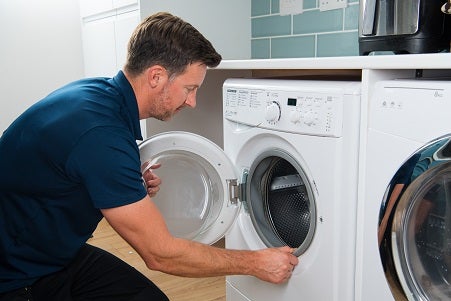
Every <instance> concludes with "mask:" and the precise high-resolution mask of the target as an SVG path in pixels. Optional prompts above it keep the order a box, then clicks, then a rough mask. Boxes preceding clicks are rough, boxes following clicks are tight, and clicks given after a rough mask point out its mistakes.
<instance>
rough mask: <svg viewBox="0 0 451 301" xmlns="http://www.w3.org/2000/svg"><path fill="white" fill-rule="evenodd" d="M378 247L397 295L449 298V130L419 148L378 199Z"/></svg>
mask: <svg viewBox="0 0 451 301" xmlns="http://www.w3.org/2000/svg"><path fill="white" fill-rule="evenodd" d="M379 247H380V248H379V250H380V254H381V259H382V263H383V265H384V270H385V272H386V276H387V280H388V282H389V284H390V288H391V290H392V293H393V295H394V296H398V297H399V300H405V299H407V300H409V301H413V300H415V301H432V300H450V298H451V135H447V136H445V137H441V138H439V139H437V140H434V141H431V142H430V143H428V144H427V145H425V146H424V147H422V148H420V149H419V150H418V151H416V152H415V153H414V154H413V155H412V156H411V157H410V158H409V159H408V160H406V161H405V162H404V164H403V165H402V166H401V167H400V168H399V170H398V171H397V173H396V174H395V176H394V177H393V179H392V181H391V183H390V186H389V187H388V189H387V192H386V195H385V197H384V202H383V203H382V208H381V215H380V224H379ZM399 293H401V295H404V298H403V297H400V296H399ZM397 300H398V299H397Z"/></svg>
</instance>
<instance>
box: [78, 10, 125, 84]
mask: <svg viewBox="0 0 451 301" xmlns="http://www.w3.org/2000/svg"><path fill="white" fill-rule="evenodd" d="M115 18H116V17H115V16H111V17H107V18H103V19H99V20H94V21H89V22H85V23H83V33H82V35H83V55H84V62H85V76H86V77H93V76H114V75H115V74H116V72H117V67H116V49H115V48H116V44H115V37H114V20H115Z"/></svg>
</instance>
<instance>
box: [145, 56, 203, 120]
mask: <svg viewBox="0 0 451 301" xmlns="http://www.w3.org/2000/svg"><path fill="white" fill-rule="evenodd" d="M206 72H207V67H206V66H205V65H204V64H201V63H193V64H191V65H188V67H187V68H186V70H185V72H184V73H182V74H179V75H177V76H175V77H173V78H167V80H166V81H165V83H164V86H163V88H162V91H161V92H160V93H159V95H158V96H157V98H156V99H154V100H153V104H151V112H150V113H151V117H154V118H156V119H159V120H163V121H164V120H168V119H170V118H171V117H172V116H173V115H174V114H175V113H177V112H179V111H180V110H181V109H183V108H184V107H191V108H194V107H195V106H196V94H197V89H198V88H199V87H200V86H201V85H202V82H203V81H204V78H205V74H206Z"/></svg>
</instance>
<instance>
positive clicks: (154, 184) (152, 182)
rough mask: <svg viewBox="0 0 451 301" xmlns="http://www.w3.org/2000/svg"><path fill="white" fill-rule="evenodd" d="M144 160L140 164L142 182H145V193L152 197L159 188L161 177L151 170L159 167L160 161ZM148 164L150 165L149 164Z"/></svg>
mask: <svg viewBox="0 0 451 301" xmlns="http://www.w3.org/2000/svg"><path fill="white" fill-rule="evenodd" d="M150 164H151V163H149V162H145V163H144V164H143V165H142V166H141V171H142V174H143V179H144V183H145V184H146V188H147V194H148V195H149V196H150V197H154V196H155V195H156V194H157V192H158V191H159V190H160V184H161V179H160V178H159V177H158V176H157V175H156V174H155V173H154V172H153V170H154V169H157V168H160V166H161V164H160V163H155V164H152V165H150ZM149 165H150V166H149Z"/></svg>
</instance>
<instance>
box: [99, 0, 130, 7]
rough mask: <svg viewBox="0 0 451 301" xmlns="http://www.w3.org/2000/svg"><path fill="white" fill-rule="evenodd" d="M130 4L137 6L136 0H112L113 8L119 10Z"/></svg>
mask: <svg viewBox="0 0 451 301" xmlns="http://www.w3.org/2000/svg"><path fill="white" fill-rule="evenodd" d="M91 1H92V0H91ZM132 4H138V0H113V7H114V8H120V7H124V6H127V5H132Z"/></svg>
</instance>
